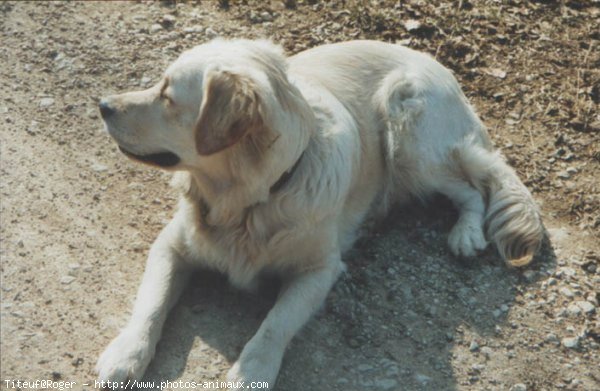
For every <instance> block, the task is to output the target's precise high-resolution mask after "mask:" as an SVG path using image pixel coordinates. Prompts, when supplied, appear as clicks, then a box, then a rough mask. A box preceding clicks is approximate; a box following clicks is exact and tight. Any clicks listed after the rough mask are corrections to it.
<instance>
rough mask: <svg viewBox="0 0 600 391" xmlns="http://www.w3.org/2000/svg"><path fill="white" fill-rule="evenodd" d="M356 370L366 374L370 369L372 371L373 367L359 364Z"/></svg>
mask: <svg viewBox="0 0 600 391" xmlns="http://www.w3.org/2000/svg"><path fill="white" fill-rule="evenodd" d="M357 369H358V370H359V371H360V372H366V371H370V370H371V369H373V366H372V365H369V364H360V365H359V366H358V368H357Z"/></svg>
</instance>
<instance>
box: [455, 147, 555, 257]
mask: <svg viewBox="0 0 600 391" xmlns="http://www.w3.org/2000/svg"><path fill="white" fill-rule="evenodd" d="M460 152H461V153H460V155H461V168H462V170H463V172H465V171H466V172H465V174H467V175H468V176H469V179H470V181H471V183H472V184H473V185H474V186H475V187H476V188H477V189H478V190H479V191H480V192H481V193H482V194H483V195H484V197H486V198H487V210H486V215H485V230H486V235H487V238H488V240H490V241H493V242H494V243H495V244H496V247H497V248H498V252H499V253H500V255H501V256H502V257H503V258H504V259H505V260H506V261H507V262H508V263H509V264H510V265H512V266H525V265H527V264H528V263H530V262H531V260H532V259H533V256H534V254H535V253H536V252H537V251H538V249H539V248H540V246H541V243H542V240H543V236H544V228H543V225H542V220H541V217H540V212H539V210H538V207H537V205H536V204H535V201H534V200H533V198H532V196H531V193H530V192H529V190H527V188H526V187H525V185H524V184H523V183H522V182H521V180H520V179H519V177H518V176H517V174H516V173H515V171H514V170H513V169H512V168H511V167H509V166H508V164H506V162H505V161H504V159H503V158H502V156H501V155H500V153H499V152H491V151H489V150H487V149H485V148H483V147H481V146H479V145H473V144H472V143H470V145H469V146H468V147H467V148H461V151H460Z"/></svg>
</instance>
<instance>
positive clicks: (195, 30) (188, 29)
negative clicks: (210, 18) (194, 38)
mask: <svg viewBox="0 0 600 391" xmlns="http://www.w3.org/2000/svg"><path fill="white" fill-rule="evenodd" d="M183 32H184V33H186V34H199V33H202V32H204V28H202V27H199V26H194V27H186V28H184V29H183Z"/></svg>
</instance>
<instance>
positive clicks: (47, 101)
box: [40, 98, 54, 108]
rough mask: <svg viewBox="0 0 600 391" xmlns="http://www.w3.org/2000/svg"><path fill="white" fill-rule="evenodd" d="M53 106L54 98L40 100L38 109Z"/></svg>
mask: <svg viewBox="0 0 600 391" xmlns="http://www.w3.org/2000/svg"><path fill="white" fill-rule="evenodd" d="M53 104H54V98H42V99H40V107H41V108H46V107H50V106H52V105H53Z"/></svg>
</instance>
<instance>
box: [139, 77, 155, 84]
mask: <svg viewBox="0 0 600 391" xmlns="http://www.w3.org/2000/svg"><path fill="white" fill-rule="evenodd" d="M151 82H152V79H150V78H149V77H148V76H144V77H142V80H140V85H142V86H147V85H149V84H150V83H151Z"/></svg>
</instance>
